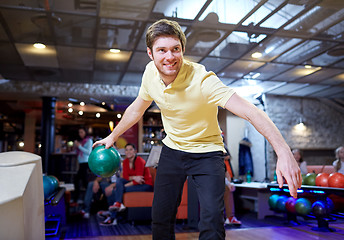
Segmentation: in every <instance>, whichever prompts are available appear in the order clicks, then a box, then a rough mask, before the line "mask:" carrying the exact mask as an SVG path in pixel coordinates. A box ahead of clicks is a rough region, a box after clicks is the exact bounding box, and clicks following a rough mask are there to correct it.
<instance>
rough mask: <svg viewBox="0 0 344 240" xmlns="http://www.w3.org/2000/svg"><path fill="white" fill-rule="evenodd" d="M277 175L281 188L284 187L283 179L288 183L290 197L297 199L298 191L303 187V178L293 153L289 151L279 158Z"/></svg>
mask: <svg viewBox="0 0 344 240" xmlns="http://www.w3.org/2000/svg"><path fill="white" fill-rule="evenodd" d="M276 175H277V182H278V185H279V187H280V188H281V187H282V186H283V177H284V178H285V180H286V181H287V184H288V187H289V191H290V195H291V196H293V197H294V198H297V189H298V188H300V187H301V184H302V176H301V171H300V168H299V166H298V164H297V162H296V160H295V158H294V156H293V155H292V153H291V152H289V151H287V152H286V153H285V154H283V156H280V157H278V160H277V165H276Z"/></svg>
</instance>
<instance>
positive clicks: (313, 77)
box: [296, 68, 343, 83]
mask: <svg viewBox="0 0 344 240" xmlns="http://www.w3.org/2000/svg"><path fill="white" fill-rule="evenodd" d="M341 72H343V70H342V69H331V68H327V69H320V70H319V71H316V72H314V73H313V74H309V75H307V76H306V77H303V78H300V79H297V80H296V82H299V83H319V82H321V81H324V80H326V79H329V78H331V77H333V76H335V75H337V74H339V73H341Z"/></svg>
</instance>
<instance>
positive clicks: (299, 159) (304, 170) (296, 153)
mask: <svg viewBox="0 0 344 240" xmlns="http://www.w3.org/2000/svg"><path fill="white" fill-rule="evenodd" d="M292 153H293V155H294V158H295V160H296V162H297V164H298V165H299V168H300V170H301V174H307V173H308V170H307V163H306V161H304V160H303V156H302V152H301V151H300V149H293V150H292Z"/></svg>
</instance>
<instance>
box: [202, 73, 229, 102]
mask: <svg viewBox="0 0 344 240" xmlns="http://www.w3.org/2000/svg"><path fill="white" fill-rule="evenodd" d="M201 90H202V94H203V96H204V97H206V98H207V99H208V102H209V103H213V104H215V105H217V106H220V107H222V108H224V107H225V105H226V103H227V101H228V100H229V98H230V97H231V96H232V95H233V94H234V93H235V91H234V89H232V88H230V87H228V86H226V85H224V84H223V83H222V81H221V80H220V79H219V78H218V77H217V76H215V74H212V75H209V76H207V77H205V78H204V80H203V81H202V85H201Z"/></svg>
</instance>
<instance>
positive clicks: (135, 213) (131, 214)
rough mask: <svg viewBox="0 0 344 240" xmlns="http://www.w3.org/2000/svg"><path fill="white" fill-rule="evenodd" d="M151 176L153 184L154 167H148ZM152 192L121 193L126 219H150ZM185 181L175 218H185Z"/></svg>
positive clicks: (186, 200)
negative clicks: (125, 208)
mask: <svg viewBox="0 0 344 240" xmlns="http://www.w3.org/2000/svg"><path fill="white" fill-rule="evenodd" d="M149 171H150V173H151V175H152V178H153V185H154V181H155V177H156V169H155V168H152V167H149ZM153 196H154V193H153V192H128V193H124V195H123V204H124V206H126V207H127V210H126V214H127V216H126V217H127V220H128V221H132V222H134V221H139V220H151V210H152V203H153ZM187 196H188V195H187V181H185V183H184V188H183V194H182V200H181V203H180V205H179V208H178V212H177V215H176V218H177V219H187V217H188V215H187V212H188V211H187V205H188V197H187Z"/></svg>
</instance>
